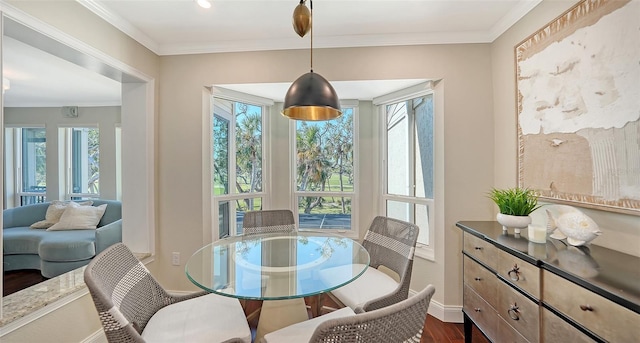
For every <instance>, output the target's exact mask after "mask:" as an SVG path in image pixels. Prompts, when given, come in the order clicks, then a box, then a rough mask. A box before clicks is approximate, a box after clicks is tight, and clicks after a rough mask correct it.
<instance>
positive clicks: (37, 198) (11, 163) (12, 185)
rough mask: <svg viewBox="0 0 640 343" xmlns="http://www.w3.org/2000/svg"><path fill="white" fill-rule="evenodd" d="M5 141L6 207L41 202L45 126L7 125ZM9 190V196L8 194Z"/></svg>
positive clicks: (43, 196) (43, 197)
mask: <svg viewBox="0 0 640 343" xmlns="http://www.w3.org/2000/svg"><path fill="white" fill-rule="evenodd" d="M5 132H6V141H5V149H6V152H5V156H7V160H6V161H5V163H6V164H5V167H6V169H5V177H6V180H7V182H5V184H6V188H7V195H8V197H7V200H8V201H9V204H7V207H15V206H23V205H28V204H35V203H39V202H45V201H46V199H47V197H46V191H47V156H46V155H47V138H46V131H45V128H43V127H41V128H8V129H6V130H5ZM11 190H14V191H13V197H11V196H10V195H11V193H12V192H11Z"/></svg>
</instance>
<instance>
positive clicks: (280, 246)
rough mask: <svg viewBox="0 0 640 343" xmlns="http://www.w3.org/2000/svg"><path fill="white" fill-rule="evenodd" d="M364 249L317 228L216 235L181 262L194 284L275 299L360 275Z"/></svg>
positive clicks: (244, 296) (327, 287) (366, 257)
mask: <svg viewBox="0 0 640 343" xmlns="http://www.w3.org/2000/svg"><path fill="white" fill-rule="evenodd" d="M368 265H369V253H367V251H366V250H365V249H364V248H363V247H362V245H360V244H359V243H358V242H356V241H354V240H352V239H350V238H347V237H342V236H338V235H333V234H328V233H321V232H292V233H270V234H257V235H244V236H234V237H229V238H225V239H221V240H219V241H216V242H214V243H211V244H209V245H207V246H205V247H203V248H201V249H200V250H198V251H196V252H195V253H194V254H193V255H192V256H191V257H190V258H189V260H188V261H187V264H186V267H185V271H186V274H187V277H188V278H189V280H191V282H193V283H194V284H195V285H197V286H198V287H200V288H202V289H204V290H207V291H210V292H214V293H218V294H221V295H226V296H231V297H235V298H239V299H257V300H281V299H293V298H300V297H306V296H310V295H314V294H320V293H323V292H328V291H331V290H333V289H336V288H338V287H341V286H343V285H345V284H347V283H349V282H351V281H353V280H354V279H356V278H357V277H359V276H360V275H362V273H364V271H365V270H366V269H367V266H368Z"/></svg>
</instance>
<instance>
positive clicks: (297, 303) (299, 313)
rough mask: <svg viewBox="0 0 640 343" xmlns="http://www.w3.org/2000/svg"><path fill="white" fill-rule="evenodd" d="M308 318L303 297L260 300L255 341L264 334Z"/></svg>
mask: <svg viewBox="0 0 640 343" xmlns="http://www.w3.org/2000/svg"><path fill="white" fill-rule="evenodd" d="M308 319H309V314H308V313H307V305H306V304H305V302H304V298H296V299H288V300H265V301H263V302H262V309H261V310H260V319H259V320H258V330H257V332H256V338H255V342H258V341H259V340H260V338H262V337H264V335H266V334H268V333H270V332H273V331H276V330H278V329H282V328H283V327H286V326H289V325H291V324H295V323H299V322H302V321H305V320H308Z"/></svg>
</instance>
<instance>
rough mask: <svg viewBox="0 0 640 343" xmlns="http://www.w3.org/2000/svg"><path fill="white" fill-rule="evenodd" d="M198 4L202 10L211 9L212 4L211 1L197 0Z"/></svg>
mask: <svg viewBox="0 0 640 343" xmlns="http://www.w3.org/2000/svg"><path fill="white" fill-rule="evenodd" d="M196 2H197V3H198V5H200V7H202V8H211V3H210V2H209V0H196Z"/></svg>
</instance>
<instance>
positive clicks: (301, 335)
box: [264, 307, 355, 343]
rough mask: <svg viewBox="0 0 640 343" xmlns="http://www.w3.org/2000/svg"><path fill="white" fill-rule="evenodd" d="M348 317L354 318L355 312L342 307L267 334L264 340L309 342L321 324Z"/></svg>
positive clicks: (274, 342)
mask: <svg viewBox="0 0 640 343" xmlns="http://www.w3.org/2000/svg"><path fill="white" fill-rule="evenodd" d="M348 316H355V312H353V310H352V309H351V308H349V307H343V308H341V309H339V310H336V311H333V312H330V313H327V314H325V315H322V316H320V317H315V318H313V319H309V320H305V321H304V322H300V323H296V324H293V325H289V326H287V327H285V328H282V329H280V330H276V331H274V332H271V333H268V334H266V335H265V336H264V340H265V341H266V342H268V343H278V342H283V343H290V342H309V339H311V336H312V335H313V331H314V330H315V329H316V328H317V327H318V325H320V324H321V323H322V322H324V321H327V320H329V319H335V318H341V317H348Z"/></svg>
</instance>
